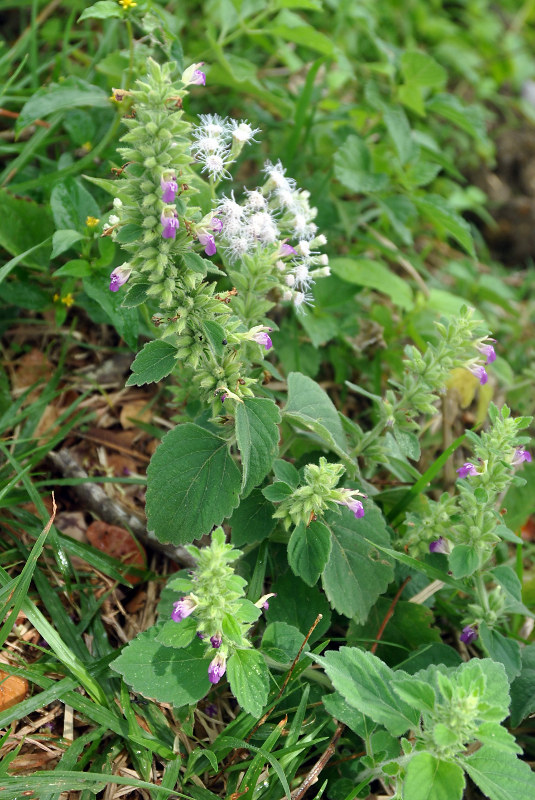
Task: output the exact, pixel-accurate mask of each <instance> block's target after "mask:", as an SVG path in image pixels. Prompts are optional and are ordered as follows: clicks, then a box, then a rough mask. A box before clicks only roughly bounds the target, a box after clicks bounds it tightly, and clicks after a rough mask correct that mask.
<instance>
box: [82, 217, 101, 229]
mask: <svg viewBox="0 0 535 800" xmlns="http://www.w3.org/2000/svg"><path fill="white" fill-rule="evenodd" d="M99 222H100V220H99V219H97V218H96V217H87V219H86V221H85V224H86V225H87V227H88V228H96V227H97V225H98V223H99Z"/></svg>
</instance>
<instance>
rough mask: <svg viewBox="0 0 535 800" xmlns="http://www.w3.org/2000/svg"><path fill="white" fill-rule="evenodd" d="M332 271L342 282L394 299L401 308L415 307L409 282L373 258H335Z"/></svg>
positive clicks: (332, 260)
mask: <svg viewBox="0 0 535 800" xmlns="http://www.w3.org/2000/svg"><path fill="white" fill-rule="evenodd" d="M329 263H330V266H331V270H332V271H333V272H334V274H335V275H338V277H339V278H342V280H344V281H347V282H348V283H355V284H357V286H368V287H369V288H370V289H376V290H377V291H379V292H382V293H383V294H386V295H388V296H389V297H391V298H392V300H393V301H394V303H396V305H398V306H399V307H400V308H406V309H407V310H410V309H411V308H412V307H413V306H414V301H413V298H412V290H411V287H410V285H409V284H408V283H407V281H405V280H403V278H400V277H399V275H395V274H394V273H393V272H392V271H391V270H390V269H388V267H387V266H386V265H385V264H382V263H381V262H380V261H374V260H372V259H371V258H345V257H341V258H333V259H331V261H330V262H329Z"/></svg>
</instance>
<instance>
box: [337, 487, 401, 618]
mask: <svg viewBox="0 0 535 800" xmlns="http://www.w3.org/2000/svg"><path fill="white" fill-rule="evenodd" d="M363 502H364V508H365V512H366V513H365V515H364V517H362V519H355V516H354V515H353V514H352V512H351V511H349V509H347V508H342V509H341V514H336V513H335V512H329V513H328V514H326V515H325V518H324V522H325V525H326V526H327V527H328V528H329V530H330V532H331V538H332V549H331V554H330V556H329V560H328V562H327V566H326V567H325V570H324V571H323V575H322V581H323V588H324V589H325V593H326V595H327V597H328V599H329V601H330V603H331V605H332V606H333V607H334V608H335V609H336V610H337V611H338V612H339V613H340V614H344V616H346V617H354V618H355V621H356V622H365V621H366V618H367V616H368V613H369V611H370V608H371V607H372V606H373V605H374V603H375V601H376V600H377V598H378V597H379V596H380V595H381V594H383V592H384V591H385V590H386V587H387V586H388V584H389V583H390V582H391V581H392V580H393V578H394V570H393V567H392V563H391V560H390V559H389V558H388V557H386V558H385V557H384V555H383V554H382V553H381V552H378V551H377V550H376V549H375V548H374V547H373V545H370V543H369V542H368V541H366V539H369V540H370V541H371V542H373V543H374V544H378V545H381V546H386V547H387V546H388V543H389V538H390V537H389V535H388V531H387V528H386V523H385V521H384V519H383V516H382V514H381V512H380V511H379V509H378V508H377V507H376V506H374V505H373V503H371V502H370V501H367V500H364V501H363Z"/></svg>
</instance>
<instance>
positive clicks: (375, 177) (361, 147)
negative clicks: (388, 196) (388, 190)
mask: <svg viewBox="0 0 535 800" xmlns="http://www.w3.org/2000/svg"><path fill="white" fill-rule="evenodd" d="M334 174H335V176H336V178H337V179H338V180H339V181H340V183H341V184H342V185H343V186H345V187H346V188H347V189H350V190H351V191H352V192H356V193H357V194H366V193H368V192H379V191H381V189H384V188H385V187H386V185H387V183H388V175H385V174H384V173H375V172H374V170H373V165H372V160H371V155H370V151H369V150H368V147H367V145H366V143H365V142H364V140H363V139H361V138H360V137H359V136H355V135H354V134H352V135H351V136H348V137H347V139H346V141H345V142H344V144H343V145H342V146H341V147H340V148H338V150H337V151H336V153H335V154H334Z"/></svg>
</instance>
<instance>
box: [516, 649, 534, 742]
mask: <svg viewBox="0 0 535 800" xmlns="http://www.w3.org/2000/svg"><path fill="white" fill-rule="evenodd" d="M521 658H522V665H521V670H520V675H519V676H518V678H516V679H515V680H514V681H513V683H512V684H511V725H512V727H513V728H517V727H518V725H520V723H521V722H522V720H523V719H525V718H526V717H527V716H528V714H531V713H532V712H533V711H535V644H529V645H528V646H527V647H523V648H522V651H521Z"/></svg>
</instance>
